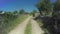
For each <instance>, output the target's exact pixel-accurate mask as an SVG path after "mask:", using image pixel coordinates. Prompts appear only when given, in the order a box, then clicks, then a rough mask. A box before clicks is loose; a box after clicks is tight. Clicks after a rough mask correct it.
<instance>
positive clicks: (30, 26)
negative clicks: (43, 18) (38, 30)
mask: <svg viewBox="0 0 60 34" xmlns="http://www.w3.org/2000/svg"><path fill="white" fill-rule="evenodd" d="M30 22H31V21H29V23H28V25H27V27H26V30H25V34H31V30H32V25H31V23H30Z"/></svg>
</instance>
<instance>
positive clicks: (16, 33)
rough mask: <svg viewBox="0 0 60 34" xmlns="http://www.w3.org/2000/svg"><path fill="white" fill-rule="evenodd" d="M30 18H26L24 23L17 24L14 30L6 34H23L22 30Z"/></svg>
mask: <svg viewBox="0 0 60 34" xmlns="http://www.w3.org/2000/svg"><path fill="white" fill-rule="evenodd" d="M30 18H31V17H29V18H27V19H26V20H25V21H24V22H22V23H21V24H19V25H18V26H17V27H16V28H15V29H13V30H12V31H10V32H9V33H8V34H24V30H25V28H26V26H27V24H28V21H29V20H30Z"/></svg>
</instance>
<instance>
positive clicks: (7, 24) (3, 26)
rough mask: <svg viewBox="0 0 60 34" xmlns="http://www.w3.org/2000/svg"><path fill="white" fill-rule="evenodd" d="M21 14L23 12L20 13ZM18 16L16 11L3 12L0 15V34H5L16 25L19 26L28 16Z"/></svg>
mask: <svg viewBox="0 0 60 34" xmlns="http://www.w3.org/2000/svg"><path fill="white" fill-rule="evenodd" d="M22 13H23V11H22ZM22 13H21V14H20V13H19V12H17V11H14V12H5V13H2V12H1V13H0V17H2V18H0V20H1V21H2V22H1V21H0V34H7V33H9V32H10V31H11V30H12V29H14V28H15V27H16V26H17V25H18V24H20V23H21V22H22V21H24V20H25V19H26V18H28V15H26V14H25V13H23V14H22Z"/></svg>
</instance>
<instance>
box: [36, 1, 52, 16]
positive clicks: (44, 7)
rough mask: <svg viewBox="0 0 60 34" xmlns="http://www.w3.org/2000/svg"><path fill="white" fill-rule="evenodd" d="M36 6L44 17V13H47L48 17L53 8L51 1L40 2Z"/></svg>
mask: <svg viewBox="0 0 60 34" xmlns="http://www.w3.org/2000/svg"><path fill="white" fill-rule="evenodd" d="M36 6H37V8H38V9H39V11H40V14H41V15H43V14H42V13H43V12H45V14H46V15H47V14H49V11H50V10H51V8H52V5H51V3H50V0H40V2H39V3H38V4H37V5H36Z"/></svg>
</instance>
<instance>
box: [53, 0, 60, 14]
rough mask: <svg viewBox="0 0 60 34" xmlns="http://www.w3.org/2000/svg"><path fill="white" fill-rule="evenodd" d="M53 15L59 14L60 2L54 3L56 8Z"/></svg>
mask: <svg viewBox="0 0 60 34" xmlns="http://www.w3.org/2000/svg"><path fill="white" fill-rule="evenodd" d="M53 10H54V12H53V14H59V11H60V0H56V2H55V3H54V7H53Z"/></svg>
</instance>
